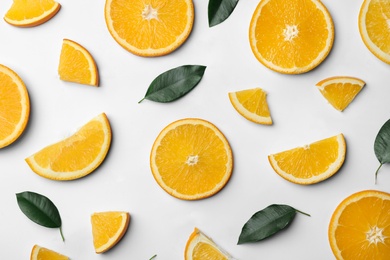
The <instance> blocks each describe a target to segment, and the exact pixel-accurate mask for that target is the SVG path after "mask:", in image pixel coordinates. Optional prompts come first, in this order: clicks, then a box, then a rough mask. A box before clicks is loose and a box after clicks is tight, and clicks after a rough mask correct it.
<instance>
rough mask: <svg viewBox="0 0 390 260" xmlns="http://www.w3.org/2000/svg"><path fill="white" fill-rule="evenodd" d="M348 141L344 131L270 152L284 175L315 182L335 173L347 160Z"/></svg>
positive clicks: (277, 169)
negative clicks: (292, 147)
mask: <svg viewBox="0 0 390 260" xmlns="http://www.w3.org/2000/svg"><path fill="white" fill-rule="evenodd" d="M345 153H346V145H345V140H344V136H343V134H339V135H336V136H333V137H329V138H326V139H323V140H319V141H317V142H314V143H311V144H308V145H305V146H303V147H297V148H294V149H291V150H287V151H283V152H280V153H276V154H271V155H269V156H268V160H269V162H270V164H271V166H272V168H273V169H274V171H275V172H276V173H277V174H279V175H280V176H281V177H283V178H284V179H286V180H288V181H291V182H293V183H297V184H304V185H307V184H314V183H317V182H320V181H323V180H325V179H327V178H329V177H331V176H332V175H334V174H335V173H336V172H337V171H338V170H339V169H340V167H341V166H342V165H343V163H344V159H345Z"/></svg>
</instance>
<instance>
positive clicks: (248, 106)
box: [229, 88, 272, 125]
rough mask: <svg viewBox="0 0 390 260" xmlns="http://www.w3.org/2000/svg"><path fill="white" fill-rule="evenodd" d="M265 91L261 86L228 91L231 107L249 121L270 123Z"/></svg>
mask: <svg viewBox="0 0 390 260" xmlns="http://www.w3.org/2000/svg"><path fill="white" fill-rule="evenodd" d="M266 98H267V93H266V92H265V91H264V90H262V89H261V88H254V89H247V90H241V91H237V92H230V93H229V99H230V102H231V103H232V105H233V107H234V108H235V109H236V110H237V112H238V113H240V114H241V115H242V116H243V117H245V118H246V119H248V120H249V121H252V122H255V123H258V124H264V125H271V124H272V119H271V114H270V112H269V108H268V103H267V99H266Z"/></svg>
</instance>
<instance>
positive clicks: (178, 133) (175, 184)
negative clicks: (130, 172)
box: [150, 118, 233, 200]
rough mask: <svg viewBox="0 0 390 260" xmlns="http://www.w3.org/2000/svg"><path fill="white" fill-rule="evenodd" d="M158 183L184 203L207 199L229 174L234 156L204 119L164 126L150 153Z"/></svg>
mask: <svg viewBox="0 0 390 260" xmlns="http://www.w3.org/2000/svg"><path fill="white" fill-rule="evenodd" d="M150 167H151V170H152V173H153V176H154V178H155V179H156V181H157V183H158V184H159V185H160V186H161V187H162V188H163V189H164V190H165V191H166V192H167V193H169V194H171V195H172V196H174V197H176V198H179V199H184V200H197V199H203V198H207V197H210V196H212V195H214V194H216V193H217V192H218V191H220V190H221V189H222V188H223V187H224V186H225V185H226V183H227V182H228V181H229V178H230V176H231V174H232V169H233V155H232V151H231V149H230V145H229V143H228V141H227V140H226V138H225V136H224V135H223V134H222V132H221V131H220V130H219V129H218V128H217V127H216V126H214V125H213V124H211V123H210V122H208V121H205V120H203V119H197V118H187V119H182V120H178V121H175V122H173V123H171V124H169V125H168V126H167V127H165V128H164V129H163V130H162V131H161V133H160V134H159V135H158V137H157V138H156V140H155V142H154V144H153V147H152V151H151V153H150Z"/></svg>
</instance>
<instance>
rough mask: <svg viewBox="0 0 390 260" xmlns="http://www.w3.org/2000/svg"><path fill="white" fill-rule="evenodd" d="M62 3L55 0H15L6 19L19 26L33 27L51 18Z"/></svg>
mask: <svg viewBox="0 0 390 260" xmlns="http://www.w3.org/2000/svg"><path fill="white" fill-rule="evenodd" d="M60 8H61V5H60V4H59V3H57V2H55V1H53V0H28V1H26V0H13V3H12V6H11V8H10V9H9V10H8V11H7V13H6V14H5V16H4V20H5V21H6V22H7V23H9V24H12V25H14V26H18V27H32V26H37V25H40V24H43V23H44V22H47V21H48V20H50V19H51V18H52V17H53V16H54V15H56V14H57V12H58V11H59V10H60Z"/></svg>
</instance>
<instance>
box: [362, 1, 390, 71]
mask: <svg viewBox="0 0 390 260" xmlns="http://www.w3.org/2000/svg"><path fill="white" fill-rule="evenodd" d="M389 21H390V5H389V2H388V1H387V0H365V1H364V2H363V4H362V6H361V8H360V13H359V32H360V36H361V37H362V40H363V42H364V44H365V45H366V46H367V48H368V49H369V50H370V51H371V52H372V53H373V54H374V55H375V56H376V57H377V58H379V59H380V60H382V61H384V62H386V63H388V64H390V30H389V23H390V22H389Z"/></svg>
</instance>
